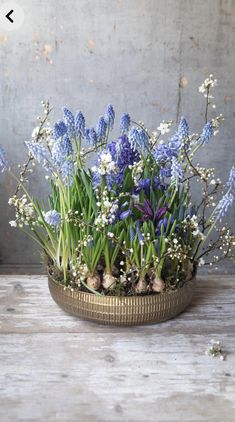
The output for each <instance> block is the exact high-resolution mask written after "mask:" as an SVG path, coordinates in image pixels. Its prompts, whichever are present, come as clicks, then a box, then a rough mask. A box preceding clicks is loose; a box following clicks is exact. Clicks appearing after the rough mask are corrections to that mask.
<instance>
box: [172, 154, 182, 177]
mask: <svg viewBox="0 0 235 422" xmlns="http://www.w3.org/2000/svg"><path fill="white" fill-rule="evenodd" d="M183 177H184V174H183V170H182V167H181V165H180V163H179V161H178V159H177V158H176V157H173V158H172V161H171V181H172V183H174V182H176V183H178V182H181V181H182V179H183Z"/></svg>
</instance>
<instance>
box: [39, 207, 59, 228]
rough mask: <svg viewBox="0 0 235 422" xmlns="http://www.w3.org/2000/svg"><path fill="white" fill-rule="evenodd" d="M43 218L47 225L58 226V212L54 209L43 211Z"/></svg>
mask: <svg viewBox="0 0 235 422" xmlns="http://www.w3.org/2000/svg"><path fill="white" fill-rule="evenodd" d="M43 217H44V220H45V222H46V223H47V224H49V226H53V227H56V228H58V227H59V225H60V222H61V216H60V213H58V212H57V211H56V210H51V211H47V212H46V213H44V212H43Z"/></svg>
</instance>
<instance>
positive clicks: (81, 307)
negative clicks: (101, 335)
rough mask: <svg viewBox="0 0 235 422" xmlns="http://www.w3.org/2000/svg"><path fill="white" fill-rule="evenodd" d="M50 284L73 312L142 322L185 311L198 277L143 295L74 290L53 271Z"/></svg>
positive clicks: (57, 299) (119, 321)
mask: <svg viewBox="0 0 235 422" xmlns="http://www.w3.org/2000/svg"><path fill="white" fill-rule="evenodd" d="M48 285H49V290H50V293H51V296H52V298H53V299H54V301H55V302H56V303H57V304H58V305H59V306H60V307H61V308H62V309H63V310H64V311H66V312H68V313H69V314H72V315H75V316H78V317H80V318H82V319H87V320H91V321H95V322H99V323H102V324H108V325H139V324H148V323H156V322H161V321H165V320H167V319H171V318H173V317H175V316H176V315H178V314H179V313H181V312H182V311H183V310H184V309H185V308H186V307H187V306H188V305H189V303H190V302H191V299H192V297H193V292H194V286H195V278H193V279H192V280H190V281H188V282H186V283H185V284H184V286H183V287H180V288H179V289H177V290H173V291H167V292H163V293H160V294H152V295H143V296H98V295H95V294H93V293H87V292H82V291H80V290H71V289H69V288H66V287H64V286H63V285H62V284H60V283H59V282H58V281H56V280H55V279H54V278H53V277H52V276H50V275H49V276H48Z"/></svg>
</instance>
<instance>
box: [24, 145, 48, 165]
mask: <svg viewBox="0 0 235 422" xmlns="http://www.w3.org/2000/svg"><path fill="white" fill-rule="evenodd" d="M25 144H26V146H27V147H28V150H29V152H30V154H31V155H32V156H33V158H35V160H36V161H38V162H39V163H41V164H42V165H43V167H46V168H47V167H50V162H49V161H50V156H49V151H48V150H47V149H46V148H45V147H43V146H42V145H41V144H39V143H38V142H25Z"/></svg>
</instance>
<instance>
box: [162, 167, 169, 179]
mask: <svg viewBox="0 0 235 422" xmlns="http://www.w3.org/2000/svg"><path fill="white" fill-rule="evenodd" d="M159 176H160V180H161V181H163V179H164V178H165V177H171V167H162V168H160V171H159Z"/></svg>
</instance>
